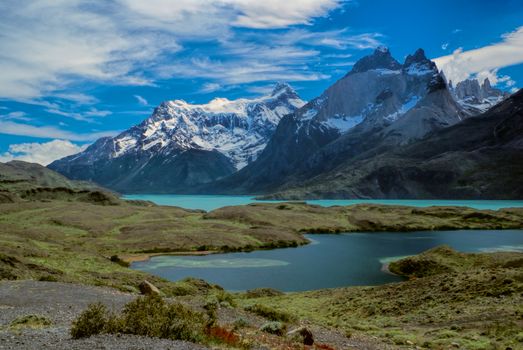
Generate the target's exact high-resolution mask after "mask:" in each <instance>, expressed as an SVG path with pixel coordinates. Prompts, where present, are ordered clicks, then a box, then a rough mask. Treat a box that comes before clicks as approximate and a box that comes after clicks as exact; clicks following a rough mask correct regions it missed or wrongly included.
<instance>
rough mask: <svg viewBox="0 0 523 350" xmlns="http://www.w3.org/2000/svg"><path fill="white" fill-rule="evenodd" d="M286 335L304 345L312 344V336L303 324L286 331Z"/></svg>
mask: <svg viewBox="0 0 523 350" xmlns="http://www.w3.org/2000/svg"><path fill="white" fill-rule="evenodd" d="M287 337H289V338H290V339H292V340H294V341H296V342H300V343H302V344H304V345H312V344H314V336H313V335H312V332H311V330H310V329H308V328H307V327H305V326H301V327H298V328H296V329H293V330H292V331H290V332H288V333H287Z"/></svg>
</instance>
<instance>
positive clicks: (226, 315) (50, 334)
mask: <svg viewBox="0 0 523 350" xmlns="http://www.w3.org/2000/svg"><path fill="white" fill-rule="evenodd" d="M135 297H136V295H135V294H129V293H122V292H119V291H116V290H113V289H109V288H101V287H93V286H85V285H81V284H72V283H59V282H41V281H30V280H26V281H2V282H0V349H35V350H36V349H53V350H60V349H89V350H94V349H133V350H135V349H136V350H137V349H187V350H192V349H205V348H207V347H205V346H203V345H200V344H193V343H189V342H183V341H171V340H166V339H158V338H147V337H140V336H134V335H120V334H118V335H98V336H93V337H90V338H85V339H79V340H76V339H72V338H71V336H70V334H69V332H70V327H71V322H72V321H73V320H74V319H75V318H76V317H77V316H78V315H79V314H80V312H81V311H83V310H84V309H85V308H86V307H87V306H88V305H89V304H91V303H95V302H102V303H104V304H105V305H107V306H108V307H109V308H110V309H112V310H114V311H118V310H120V309H121V308H122V307H123V306H124V305H125V304H126V303H127V302H129V301H131V300H133V299H134V298H135ZM185 301H189V303H190V304H192V306H194V307H196V308H198V307H199V305H198V302H197V301H195V302H194V303H192V302H191V301H190V300H187V299H186V300H185ZM28 315H39V316H43V317H45V318H46V319H48V320H50V321H51V324H50V325H45V326H42V325H32V324H28V325H24V326H21V327H14V326H13V321H15V320H17V319H20V318H21V317H24V316H28ZM239 318H241V319H243V320H245V321H246V323H247V324H249V327H247V328H245V329H243V330H241V331H240V334H241V335H242V337H248V338H250V339H251V340H252V341H253V346H252V348H253V349H272V348H280V349H294V348H296V344H294V345H293V344H291V343H289V342H288V341H287V340H285V339H282V338H281V337H277V336H272V335H269V334H264V333H262V332H259V331H257V329H258V328H259V327H260V326H261V325H262V324H263V323H265V322H267V320H265V319H264V318H262V317H259V316H256V315H253V314H250V313H248V312H246V311H244V310H243V309H241V308H223V309H220V312H219V322H220V324H224V325H230V324H232V323H233V322H234V321H235V320H238V319H239ZM296 326H297V325H294V327H296ZM306 326H307V327H308V328H309V329H311V330H312V332H313V334H314V337H315V342H316V344H323V345H322V346H323V348H324V349H361V350H367V349H368V350H371V349H389V348H391V347H388V346H384V345H380V344H378V342H376V341H375V340H373V339H370V338H369V339H366V338H357V337H356V338H354V337H352V338H350V339H349V338H347V337H345V335H343V334H342V333H339V332H336V331H334V330H331V329H327V328H322V327H318V326H317V325H313V324H306ZM291 328H292V327H291ZM302 346H303V345H302Z"/></svg>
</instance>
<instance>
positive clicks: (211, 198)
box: [124, 194, 523, 211]
mask: <svg viewBox="0 0 523 350" xmlns="http://www.w3.org/2000/svg"><path fill="white" fill-rule="evenodd" d="M124 198H125V199H141V200H148V201H151V202H154V203H156V204H159V205H172V206H177V207H182V208H186V209H202V210H205V211H210V210H214V209H217V208H221V207H225V206H230V205H245V204H249V203H270V202H273V203H274V202H285V201H257V200H255V199H254V197H253V196H221V195H176V194H139V195H138V194H137V195H126V196H124ZM306 202H307V203H310V204H317V205H321V206H326V207H328V206H333V205H351V204H359V203H376V204H389V205H409V206H415V207H429V206H433V205H444V206H449V205H454V206H466V207H471V208H475V209H493V210H497V209H500V208H508V207H523V200H521V201H520V200H517V201H510V200H410V199H405V200H401V199H398V200H396V199H390V200H389V199H369V200H365V199H334V200H331V199H319V200H307V201H306Z"/></svg>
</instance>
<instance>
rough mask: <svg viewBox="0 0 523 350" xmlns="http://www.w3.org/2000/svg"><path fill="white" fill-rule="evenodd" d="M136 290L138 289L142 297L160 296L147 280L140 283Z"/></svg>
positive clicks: (157, 290)
mask: <svg viewBox="0 0 523 350" xmlns="http://www.w3.org/2000/svg"><path fill="white" fill-rule="evenodd" d="M138 289H140V293H142V294H143V295H160V290H159V289H158V288H156V286H155V285H154V284H152V283H151V282H149V281H147V280H144V281H143V282H142V283H140V285H139V286H138Z"/></svg>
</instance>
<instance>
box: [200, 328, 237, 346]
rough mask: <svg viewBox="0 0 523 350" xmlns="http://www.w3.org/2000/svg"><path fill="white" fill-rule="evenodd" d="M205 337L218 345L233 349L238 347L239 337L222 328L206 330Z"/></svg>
mask: <svg viewBox="0 0 523 350" xmlns="http://www.w3.org/2000/svg"><path fill="white" fill-rule="evenodd" d="M207 335H208V336H209V337H210V338H212V339H213V340H214V341H217V342H219V343H223V344H227V345H230V346H233V347H238V345H240V337H239V336H238V335H237V334H235V333H234V332H233V331H230V330H228V329H226V328H223V327H219V326H214V327H211V328H209V329H208V331H207Z"/></svg>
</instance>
